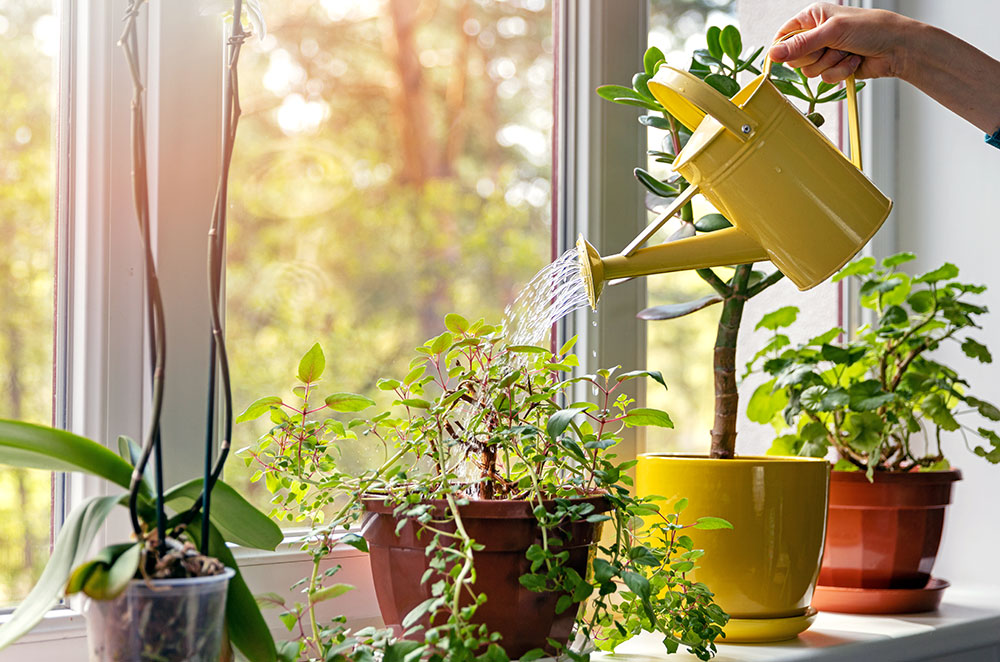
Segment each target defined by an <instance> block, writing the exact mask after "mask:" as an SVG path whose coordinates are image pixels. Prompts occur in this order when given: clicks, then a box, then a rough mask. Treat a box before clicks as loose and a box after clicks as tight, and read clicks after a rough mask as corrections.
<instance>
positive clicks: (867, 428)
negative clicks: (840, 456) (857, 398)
mask: <svg viewBox="0 0 1000 662" xmlns="http://www.w3.org/2000/svg"><path fill="white" fill-rule="evenodd" d="M843 429H844V432H846V433H847V438H848V443H849V444H850V445H851V447H852V448H854V449H856V450H858V451H861V452H862V453H874V451H875V449H877V448H878V447H879V445H880V444H881V443H882V432H883V430H884V429H885V421H883V420H882V417H881V416H879V415H878V414H877V413H875V412H872V411H866V412H864V413H857V412H850V413H849V414H848V415H847V417H846V418H845V419H844V425H843Z"/></svg>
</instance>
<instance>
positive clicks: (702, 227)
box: [694, 214, 733, 232]
mask: <svg viewBox="0 0 1000 662" xmlns="http://www.w3.org/2000/svg"><path fill="white" fill-rule="evenodd" d="M731 227H733V224H732V223H730V222H729V219H728V218H726V217H725V216H723V215H722V214H705V215H704V216H702V217H701V218H699V219H698V220H697V221H695V222H694V228H695V230H697V231H698V232H715V231H716V230H724V229H726V228H731Z"/></svg>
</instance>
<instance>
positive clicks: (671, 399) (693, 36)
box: [646, 0, 737, 452]
mask: <svg viewBox="0 0 1000 662" xmlns="http://www.w3.org/2000/svg"><path fill="white" fill-rule="evenodd" d="M736 23H737V21H736V2H735V0H650V3H649V42H648V43H649V45H650V46H656V47H658V48H659V49H660V50H662V51H663V53H664V54H665V55H666V58H667V62H668V63H670V64H672V65H674V66H677V67H679V68H685V69H686V68H687V65H688V63H689V62H690V56H691V52H692V51H693V50H694V49H696V48H705V36H704V35H705V31H706V30H707V29H708V26H710V25H718V26H720V27H722V26H725V25H735V24H736ZM666 135H667V134H666V132H664V131H660V130H659V129H652V128H651V129H649V134H648V144H649V148H650V149H654V150H659V149H661V143H662V142H663V139H664V136H666ZM664 151H666V150H664ZM648 167H649V170H650V171H651V172H653V174H655V175H657V176H658V177H666V176H667V174H668V173H669V172H670V170H669V168H670V167H669V166H668V165H665V164H663V163H657V162H656V161H655V159H653V158H652V157H651V158H650V159H649V164H648ZM647 202H648V203H649V205H648V206H651V207H655V206H656V203H662V202H663V201H662V199H650V198H647ZM694 211H695V218H698V217H699V216H700V215H702V214H706V213H709V212H711V211H714V210H713V209H711V208H710V207H709V206H708V204H707V203H705V202H704V201H703V200H702V199H701V198H695V210H694ZM654 215H655V214H653V213H652V212H650V216H649V218H650V220H652V218H653V216H654ZM675 230H677V221H676V219H675V220H674V221H671V222H669V223H667V225H666V226H665V228H664V229H663V230H661V232H660V233H659V234H658V235H657V239H658V240H661V241H662V240H663V239H664V238H665V237H666V236H668V235H669V234H670V233H672V232H674V231H675ZM655 240H656V239H654V241H655ZM647 287H648V294H647V305H649V306H660V305H665V304H673V303H681V302H684V301H691V300H694V299H698V298H701V297H703V296H705V295H707V294H711V293H712V290H711V289H710V288H709V287H708V285H706V284H705V283H704V282H703V281H702V280H701V278H699V277H698V275H697V274H695V273H694V272H679V273H673V274H663V275H659V276H650V277H649V278H648V279H647ZM718 319H719V309H718V308H717V307H709V308H706V309H704V310H702V311H699V312H697V313H694V314H692V315H688V316H687V317H681V318H679V319H673V320H664V321H660V322H649V323H648V327H647V329H646V332H647V336H646V337H647V341H646V343H647V344H646V352H647V364H648V365H649V367H650V369H652V370H660V371H662V372H663V376H664V378H665V379H666V382H667V384H669V385H670V392H669V393H665V392H663V389H650V390H649V403H650V406H652V407H661V408H663V409H666V410H667V411H669V412H670V413H671V416H672V418H673V420H674V424H675V426H676V427H675V429H673V430H670V431H660V432H647V434H646V449H647V450H648V451H651V452H655V451H698V452H704V451H705V450H707V449H708V446H709V443H710V439H709V431H710V430H711V429H712V417H713V413H714V404H715V402H714V387H713V381H712V380H713V375H712V349H713V347H714V345H715V332H716V326H717V324H718Z"/></svg>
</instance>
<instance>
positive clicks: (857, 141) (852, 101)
mask: <svg viewBox="0 0 1000 662" xmlns="http://www.w3.org/2000/svg"><path fill="white" fill-rule="evenodd" d="M809 29H811V28H801V29H799V30H792V31H791V32H788V33H786V34H783V35H781V36H780V37H778V38H777V39H775V40H774V44H778V43H781V42H783V41H784V40H786V39H788V38H789V37H792V36H794V35H797V34H799V33H800V32H806V31H807V30H809ZM774 44H771V45H772V46H773V45H774ZM764 75H765V76H767V77H768V78H770V77H771V49H770V48H768V53H767V56H766V57H765V58H764ZM844 85H845V87H846V89H847V125H848V130H849V131H850V140H851V163H853V164H854V167H855V168H857V169H858V170H861V169H862V168H861V123H860V121H859V119H858V90H857V89H856V86H855V81H854V74H851V75H850V76H848V77H847V80H846V81H844Z"/></svg>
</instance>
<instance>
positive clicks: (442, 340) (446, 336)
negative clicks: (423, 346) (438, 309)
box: [431, 331, 452, 354]
mask: <svg viewBox="0 0 1000 662" xmlns="http://www.w3.org/2000/svg"><path fill="white" fill-rule="evenodd" d="M451 341H452V335H451V334H450V333H448V332H447V331H445V332H444V333H442V334H441V335H440V336H438V337H437V338H435V339H434V340H433V341H432V342H431V353H432V354H440V353H441V352H443V351H445V350H446V349H448V348H449V347H451Z"/></svg>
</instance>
